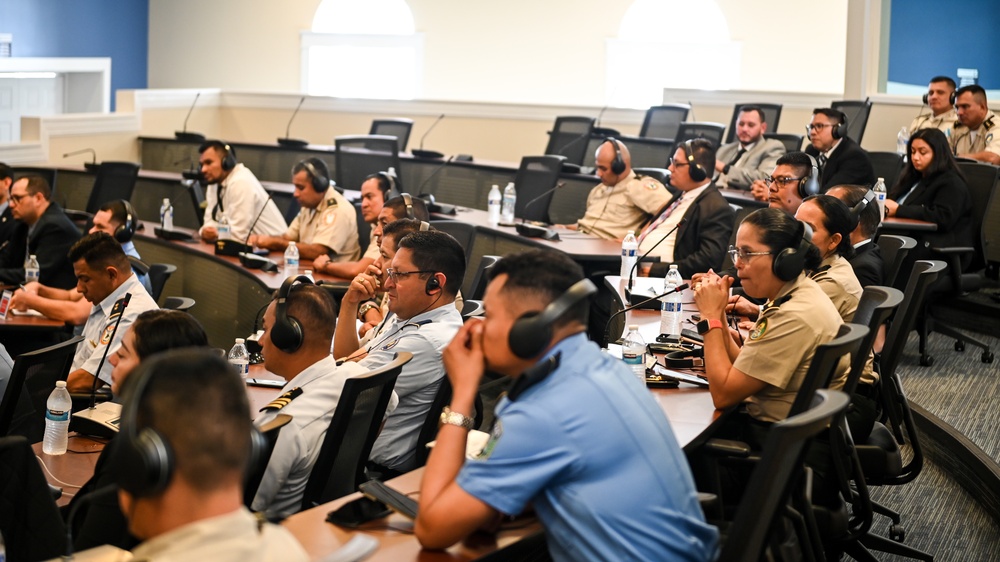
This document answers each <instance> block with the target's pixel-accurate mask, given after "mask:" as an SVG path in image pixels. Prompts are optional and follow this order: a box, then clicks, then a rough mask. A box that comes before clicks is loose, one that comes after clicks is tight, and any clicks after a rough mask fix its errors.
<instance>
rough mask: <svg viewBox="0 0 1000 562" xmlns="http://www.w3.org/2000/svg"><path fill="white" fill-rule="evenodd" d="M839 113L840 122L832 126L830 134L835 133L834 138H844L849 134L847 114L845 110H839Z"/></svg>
mask: <svg viewBox="0 0 1000 562" xmlns="http://www.w3.org/2000/svg"><path fill="white" fill-rule="evenodd" d="M834 111H837V110H834ZM837 113H839V114H840V123H837V124H836V125H834V126H833V127H831V128H830V134H831V135H833V140H837V139H842V138H844V137H846V136H847V114H846V113H844V112H843V111H837Z"/></svg>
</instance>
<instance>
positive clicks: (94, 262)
mask: <svg viewBox="0 0 1000 562" xmlns="http://www.w3.org/2000/svg"><path fill="white" fill-rule="evenodd" d="M80 260H83V261H85V262H86V263H87V266H88V267H90V268H93V269H98V268H102V267H108V266H111V267H114V268H115V269H117V270H118V271H120V272H123V273H125V272H129V273H131V271H132V264H131V263H130V262H129V261H128V256H126V255H125V250H123V249H122V245H121V244H119V243H118V241H117V240H115V239H114V238H112V237H111V236H110V235H109V234H108V233H106V232H94V233H92V234H88V235H86V236H84V237H83V238H81V239H79V240H77V241H76V243H74V244H73V246H71V247H70V249H69V261H70V263H76V262H78V261H80Z"/></svg>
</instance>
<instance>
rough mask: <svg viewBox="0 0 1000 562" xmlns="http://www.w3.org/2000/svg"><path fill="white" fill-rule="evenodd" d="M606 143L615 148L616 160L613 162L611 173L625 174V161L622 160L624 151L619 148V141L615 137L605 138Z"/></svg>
mask: <svg viewBox="0 0 1000 562" xmlns="http://www.w3.org/2000/svg"><path fill="white" fill-rule="evenodd" d="M604 142H610V143H611V146H613V147H615V159H614V160H612V161H611V172H612V173H614V174H621V173H623V172H624V171H625V159H624V158H622V151H621V148H620V147H619V146H618V140H617V139H615V138H614V137H605V138H604Z"/></svg>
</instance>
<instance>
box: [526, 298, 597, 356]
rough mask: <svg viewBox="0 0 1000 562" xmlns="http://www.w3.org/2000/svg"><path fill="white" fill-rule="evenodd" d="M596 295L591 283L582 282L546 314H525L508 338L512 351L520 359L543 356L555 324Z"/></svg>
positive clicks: (553, 303)
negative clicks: (575, 307) (567, 312)
mask: <svg viewBox="0 0 1000 562" xmlns="http://www.w3.org/2000/svg"><path fill="white" fill-rule="evenodd" d="M596 292H597V287H595V286H594V284H593V283H592V282H591V281H590V279H581V280H580V281H577V282H576V283H574V284H573V286H572V287H570V288H569V289H566V292H565V293H563V294H562V295H559V298H557V299H556V300H554V301H552V302H550V303H549V304H548V306H546V307H545V309H544V310H542V311H540V312H538V311H535V312H526V313H524V314H522V315H521V317H520V318H518V319H517V320H516V321H514V325H513V326H511V328H510V334H509V335H508V336H507V345H509V346H510V350H511V351H512V352H513V353H514V355H516V356H518V357H520V358H521V359H531V358H532V357H535V356H536V355H538V354H539V353H541V352H542V350H543V349H545V346H547V345H549V340H551V339H552V325H553V324H554V323H555V321H556V320H558V319H559V317H561V316H562V315H563V314H565V313H566V311H568V310H569V309H571V308H573V307H574V306H576V305H577V304H578V303H581V302H583V301H585V300H587V299H589V298H590V296H591V295H593V294H594V293H596Z"/></svg>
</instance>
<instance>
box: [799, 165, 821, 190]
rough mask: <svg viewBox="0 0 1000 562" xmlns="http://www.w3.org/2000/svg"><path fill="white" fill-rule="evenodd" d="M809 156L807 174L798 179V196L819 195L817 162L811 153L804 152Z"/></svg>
mask: <svg viewBox="0 0 1000 562" xmlns="http://www.w3.org/2000/svg"><path fill="white" fill-rule="evenodd" d="M806 156H808V157H809V164H810V168H809V175H808V176H806V177H804V178H802V179H800V180H799V189H798V191H799V197H801V198H802V199H805V198H806V197H810V196H813V195H819V192H820V185H819V164H817V163H816V159H815V158H813V156H812V154H806Z"/></svg>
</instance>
